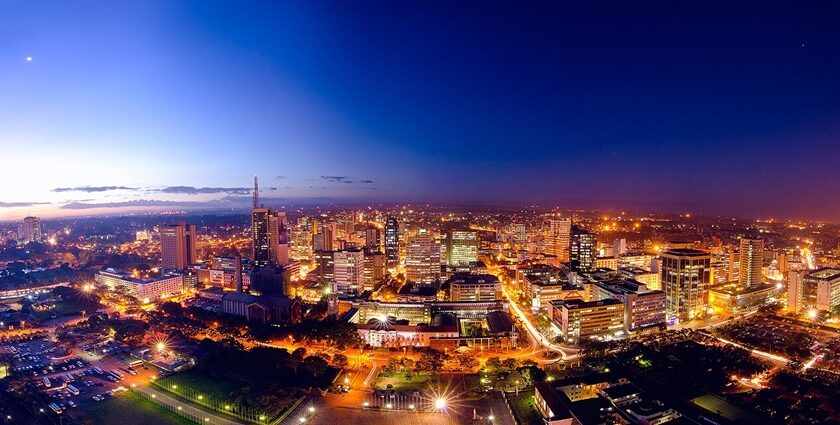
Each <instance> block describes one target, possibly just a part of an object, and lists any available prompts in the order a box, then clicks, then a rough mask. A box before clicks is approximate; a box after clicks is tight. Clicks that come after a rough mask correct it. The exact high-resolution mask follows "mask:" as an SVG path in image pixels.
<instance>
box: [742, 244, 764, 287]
mask: <svg viewBox="0 0 840 425" xmlns="http://www.w3.org/2000/svg"><path fill="white" fill-rule="evenodd" d="M738 252H739V272H738V284H739V285H740V286H742V287H744V288H749V287H750V286H753V285H756V286H757V285H762V284H763V283H764V278H763V275H762V273H761V266H762V265H763V264H764V241H763V240H761V239H747V238H741V247H740V249H739V251H738Z"/></svg>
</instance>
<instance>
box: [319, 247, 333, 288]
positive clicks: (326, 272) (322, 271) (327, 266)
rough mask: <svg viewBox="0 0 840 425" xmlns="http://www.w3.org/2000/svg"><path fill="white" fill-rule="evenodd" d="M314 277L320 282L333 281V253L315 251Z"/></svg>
mask: <svg viewBox="0 0 840 425" xmlns="http://www.w3.org/2000/svg"><path fill="white" fill-rule="evenodd" d="M315 275H316V276H318V279H320V280H321V281H322V282H327V283H332V281H333V280H335V267H334V258H333V251H315Z"/></svg>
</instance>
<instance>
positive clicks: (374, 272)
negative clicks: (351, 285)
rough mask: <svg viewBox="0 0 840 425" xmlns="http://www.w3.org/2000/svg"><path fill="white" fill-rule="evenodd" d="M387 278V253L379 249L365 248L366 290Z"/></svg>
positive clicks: (371, 288)
mask: <svg viewBox="0 0 840 425" xmlns="http://www.w3.org/2000/svg"><path fill="white" fill-rule="evenodd" d="M384 279H385V254H383V253H382V252H379V251H370V250H365V288H364V289H365V290H366V291H367V290H373V288H374V286H375V285H376V284H377V283H379V282H381V281H382V280H384Z"/></svg>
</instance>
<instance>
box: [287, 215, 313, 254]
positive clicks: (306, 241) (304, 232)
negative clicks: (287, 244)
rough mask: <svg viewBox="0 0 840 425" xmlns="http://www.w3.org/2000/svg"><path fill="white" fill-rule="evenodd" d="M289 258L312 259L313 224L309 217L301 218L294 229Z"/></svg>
mask: <svg viewBox="0 0 840 425" xmlns="http://www.w3.org/2000/svg"><path fill="white" fill-rule="evenodd" d="M289 256H290V257H291V258H292V259H295V260H310V259H312V222H311V221H310V219H309V217H300V218H298V220H297V224H296V225H295V227H294V229H292V241H291V248H290V253H289Z"/></svg>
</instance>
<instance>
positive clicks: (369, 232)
mask: <svg viewBox="0 0 840 425" xmlns="http://www.w3.org/2000/svg"><path fill="white" fill-rule="evenodd" d="M381 239H382V232H381V231H380V230H379V228H378V227H368V228H367V229H365V247H366V248H368V249H370V250H372V251H380V250H381V249H382V248H381V246H382V240H381Z"/></svg>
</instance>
